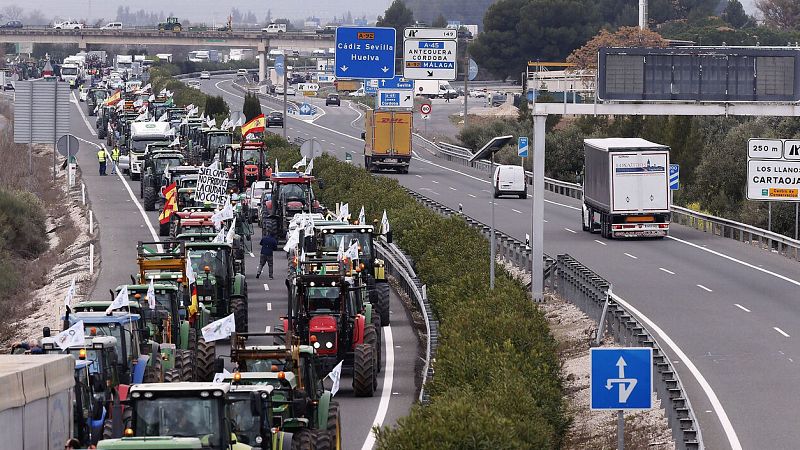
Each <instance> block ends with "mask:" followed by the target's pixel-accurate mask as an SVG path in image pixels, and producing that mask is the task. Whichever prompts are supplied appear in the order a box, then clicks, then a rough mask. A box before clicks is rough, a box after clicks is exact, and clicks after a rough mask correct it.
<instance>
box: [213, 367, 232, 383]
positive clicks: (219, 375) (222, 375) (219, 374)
mask: <svg viewBox="0 0 800 450" xmlns="http://www.w3.org/2000/svg"><path fill="white" fill-rule="evenodd" d="M229 376H231V373H230V372H228V369H226V368H224V367H223V368H222V372H217V373H215V374H214V379H213V380H211V382H212V383H222V381H223V380H224V379H225V377H229Z"/></svg>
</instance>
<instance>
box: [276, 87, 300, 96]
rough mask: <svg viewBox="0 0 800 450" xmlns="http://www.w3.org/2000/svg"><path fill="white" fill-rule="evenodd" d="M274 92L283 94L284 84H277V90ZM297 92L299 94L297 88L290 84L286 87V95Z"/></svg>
mask: <svg viewBox="0 0 800 450" xmlns="http://www.w3.org/2000/svg"><path fill="white" fill-rule="evenodd" d="M274 92H275V94H276V95H283V86H281V85H277V86H275V91H274ZM295 94H297V91H296V90H295V88H293V87H291V86H288V87H287V88H286V95H295Z"/></svg>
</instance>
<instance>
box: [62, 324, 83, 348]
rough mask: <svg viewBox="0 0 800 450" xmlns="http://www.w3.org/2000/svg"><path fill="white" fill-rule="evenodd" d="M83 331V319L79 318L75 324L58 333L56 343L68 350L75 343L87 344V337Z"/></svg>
mask: <svg viewBox="0 0 800 450" xmlns="http://www.w3.org/2000/svg"><path fill="white" fill-rule="evenodd" d="M83 333H84V331H83V321H82V320H79V321H77V322H75V325H73V326H71V327H69V328H67V329H66V330H64V331H62V332H61V333H58V334H57V335H56V345H58V347H59V348H60V349H61V350H66V349H68V348H70V347H72V346H73V345H84V344H86V338H85V337H84V334H83Z"/></svg>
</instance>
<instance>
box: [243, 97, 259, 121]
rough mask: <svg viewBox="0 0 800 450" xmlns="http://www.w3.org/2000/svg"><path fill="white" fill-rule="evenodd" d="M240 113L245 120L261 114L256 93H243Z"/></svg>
mask: <svg viewBox="0 0 800 450" xmlns="http://www.w3.org/2000/svg"><path fill="white" fill-rule="evenodd" d="M242 113H243V114H244V117H245V122H249V121H251V120H253V119H254V118H255V117H257V116H258V115H260V114H262V111H261V102H260V101H259V100H258V96H256V94H254V93H251V92H247V93H246V94H244V106H242Z"/></svg>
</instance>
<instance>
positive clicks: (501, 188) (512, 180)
mask: <svg viewBox="0 0 800 450" xmlns="http://www.w3.org/2000/svg"><path fill="white" fill-rule="evenodd" d="M492 184H494V198H499V197H500V196H501V195H515V196H519V198H525V197H527V191H526V190H525V169H523V168H522V166H515V165H499V166H497V168H496V169H495V170H494V182H493V183H492Z"/></svg>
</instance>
